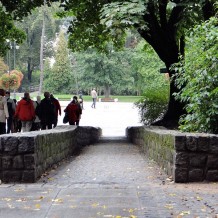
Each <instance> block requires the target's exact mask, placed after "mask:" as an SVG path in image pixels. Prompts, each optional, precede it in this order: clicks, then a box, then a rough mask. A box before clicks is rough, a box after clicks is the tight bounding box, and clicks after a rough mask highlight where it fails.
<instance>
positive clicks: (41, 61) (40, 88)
mask: <svg viewBox="0 0 218 218" xmlns="http://www.w3.org/2000/svg"><path fill="white" fill-rule="evenodd" d="M45 4H46V0H44V11H43V20H42V34H41V46H40V82H39V92H38V95H41V93H42V86H43V79H44V62H43V48H44V36H45Z"/></svg>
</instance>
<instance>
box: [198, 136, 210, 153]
mask: <svg viewBox="0 0 218 218" xmlns="http://www.w3.org/2000/svg"><path fill="white" fill-rule="evenodd" d="M209 148H210V138H209V137H208V136H200V137H199V138H198V149H197V150H198V151H203V152H206V151H209Z"/></svg>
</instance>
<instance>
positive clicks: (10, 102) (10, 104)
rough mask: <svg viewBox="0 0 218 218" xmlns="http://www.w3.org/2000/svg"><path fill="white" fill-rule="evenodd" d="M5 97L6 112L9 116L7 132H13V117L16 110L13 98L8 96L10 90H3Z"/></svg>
mask: <svg viewBox="0 0 218 218" xmlns="http://www.w3.org/2000/svg"><path fill="white" fill-rule="evenodd" d="M5 98H6V101H7V106H8V114H9V117H8V119H7V134H9V133H12V132H14V125H13V119H14V113H15V110H16V105H15V103H14V100H13V99H11V98H10V92H9V91H6V92H5Z"/></svg>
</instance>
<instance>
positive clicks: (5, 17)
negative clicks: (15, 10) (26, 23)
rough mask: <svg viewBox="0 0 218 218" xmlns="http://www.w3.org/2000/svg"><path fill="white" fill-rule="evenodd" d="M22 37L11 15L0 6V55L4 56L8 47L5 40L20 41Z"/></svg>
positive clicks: (23, 37) (22, 34)
mask: <svg viewBox="0 0 218 218" xmlns="http://www.w3.org/2000/svg"><path fill="white" fill-rule="evenodd" d="M24 39H25V35H24V33H23V32H22V31H21V30H19V29H18V28H16V27H15V25H14V22H13V19H12V16H11V15H10V14H7V13H5V11H4V9H3V7H1V6H0V45H1V46H0V55H1V56H4V55H5V54H6V51H7V49H10V46H9V44H8V42H7V40H11V41H14V40H15V41H17V42H18V43H21V42H22V41H23V40H24Z"/></svg>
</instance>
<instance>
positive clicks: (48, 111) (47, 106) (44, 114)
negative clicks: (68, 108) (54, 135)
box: [37, 92, 56, 130]
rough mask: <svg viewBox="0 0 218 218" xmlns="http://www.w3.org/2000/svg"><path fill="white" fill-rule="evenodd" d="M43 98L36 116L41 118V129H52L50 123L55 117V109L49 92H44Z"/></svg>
mask: <svg viewBox="0 0 218 218" xmlns="http://www.w3.org/2000/svg"><path fill="white" fill-rule="evenodd" d="M44 97H45V98H44V99H42V100H41V103H40V106H39V110H38V114H37V115H38V116H39V119H40V120H41V129H42V130H44V129H52V124H53V123H54V121H55V119H56V111H55V106H54V104H53V102H52V101H51V99H50V93H49V92H45V93H44Z"/></svg>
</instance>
